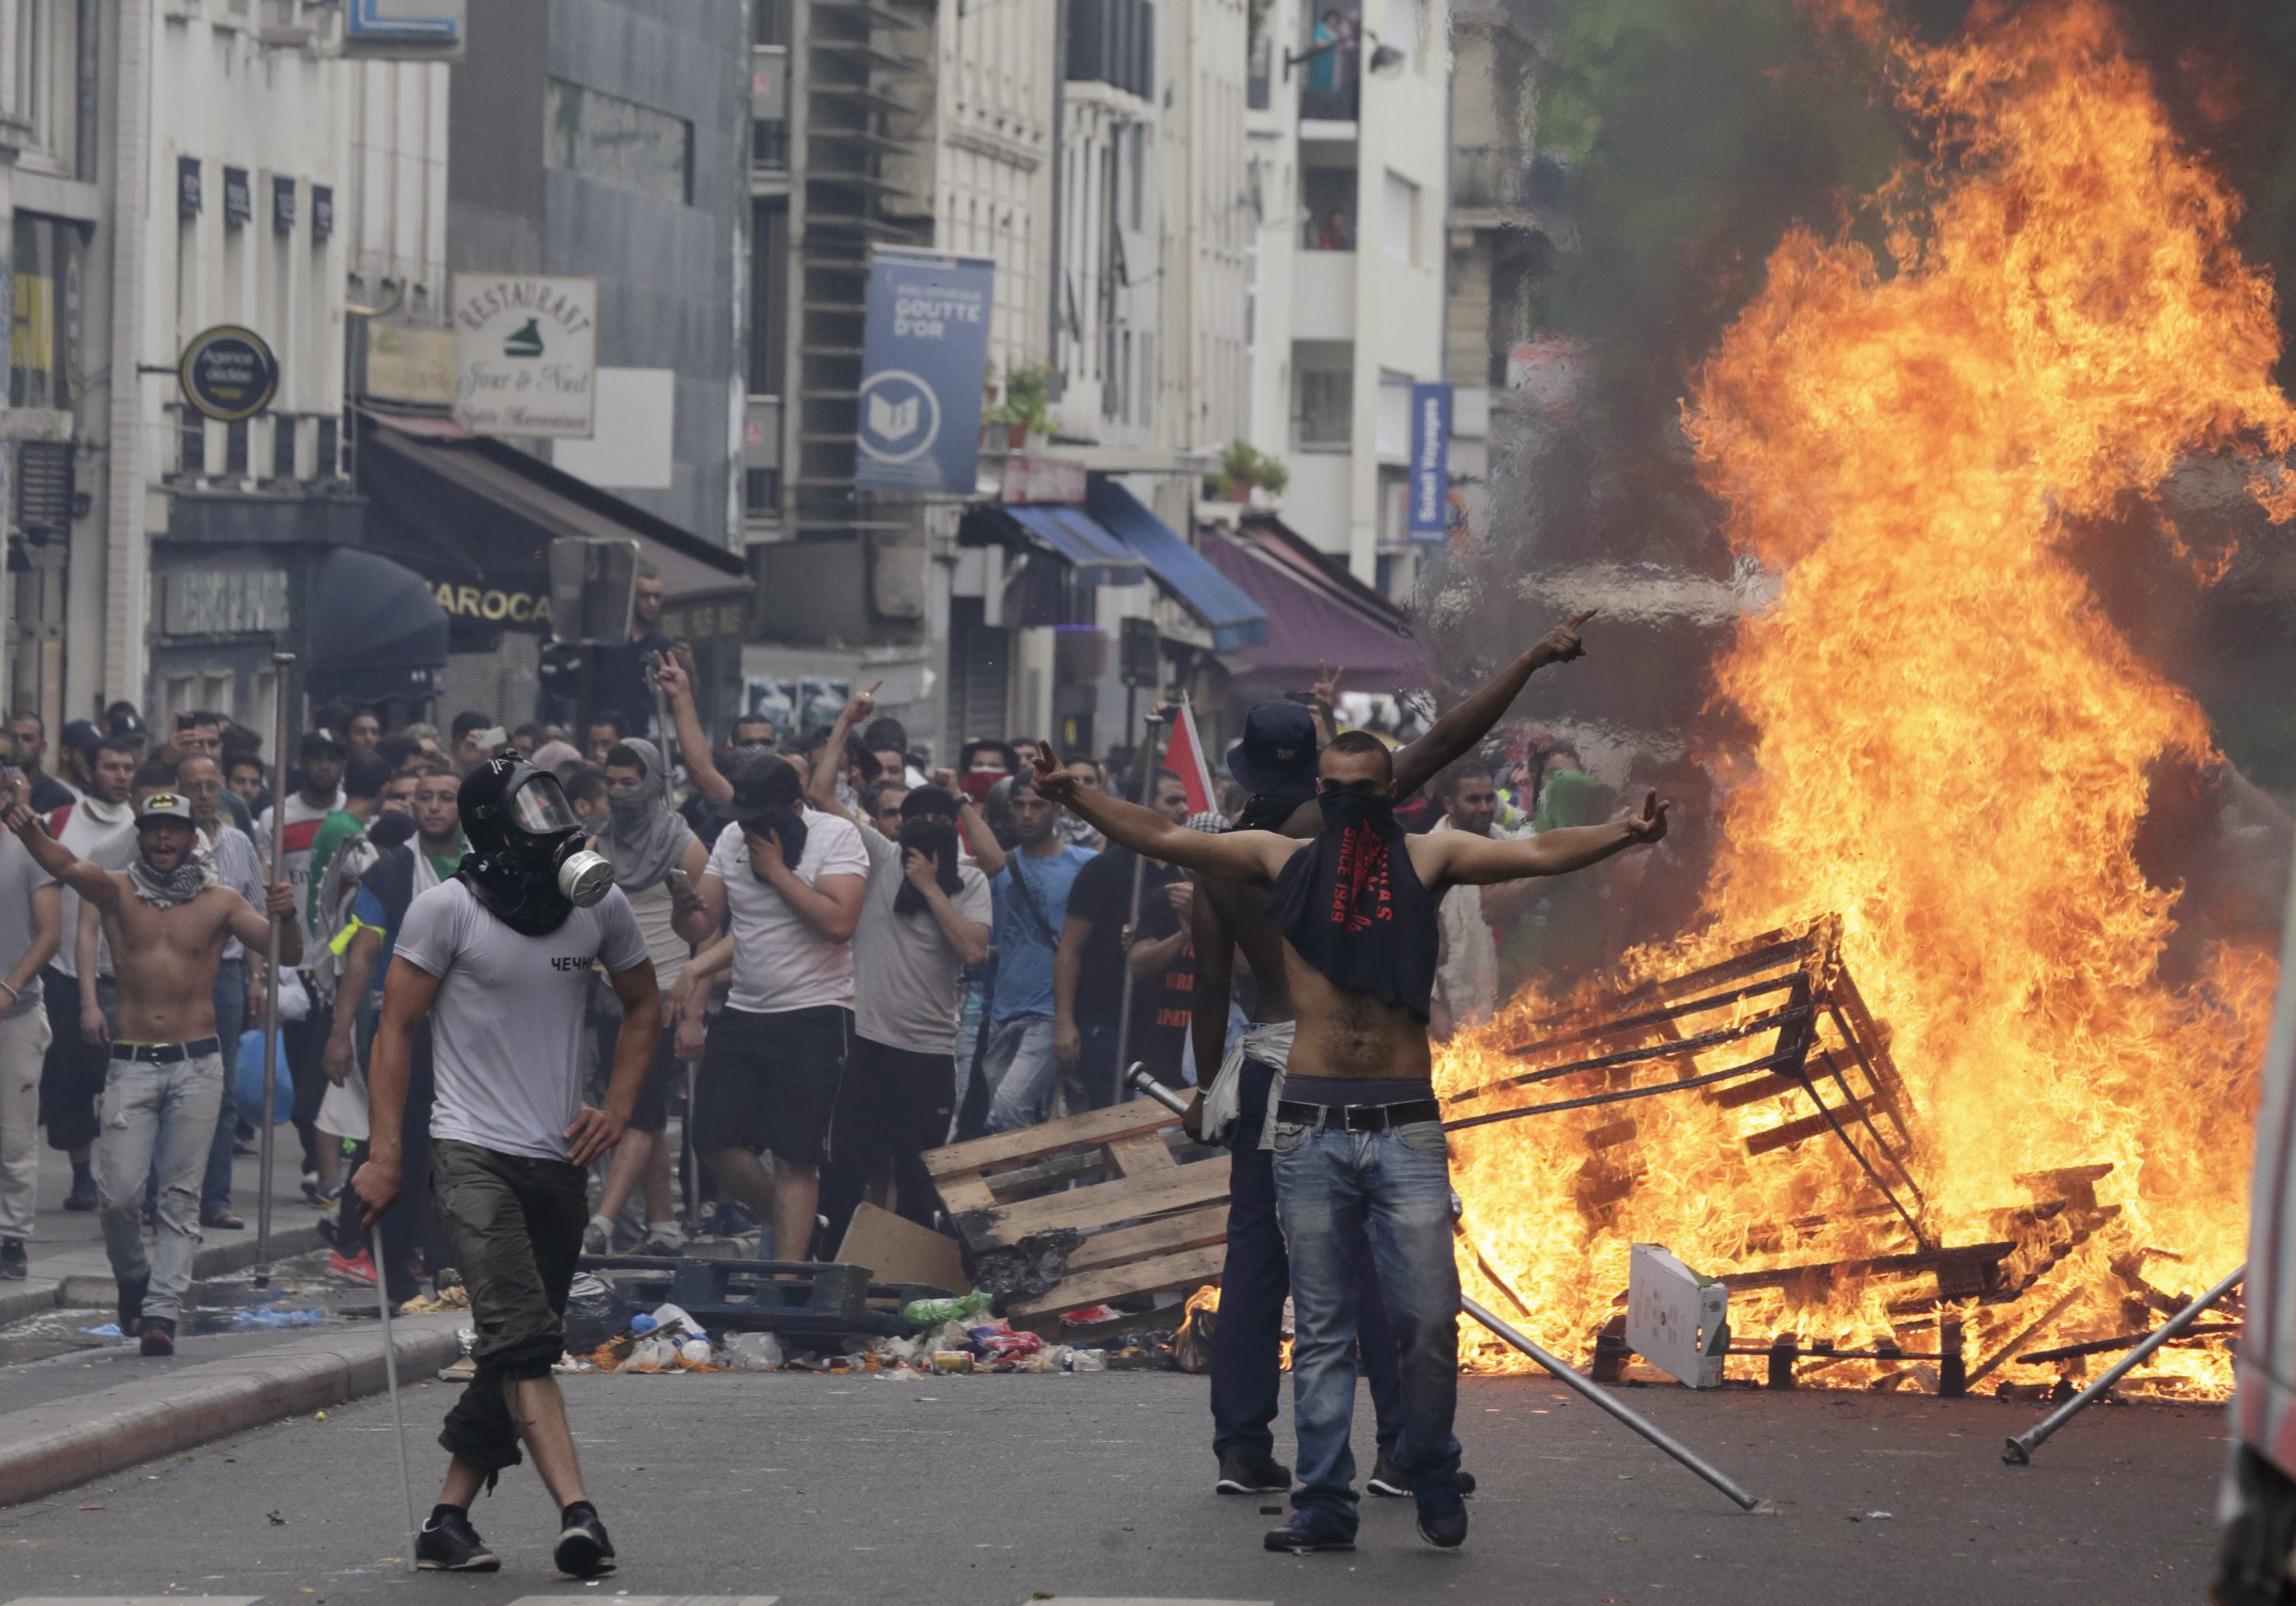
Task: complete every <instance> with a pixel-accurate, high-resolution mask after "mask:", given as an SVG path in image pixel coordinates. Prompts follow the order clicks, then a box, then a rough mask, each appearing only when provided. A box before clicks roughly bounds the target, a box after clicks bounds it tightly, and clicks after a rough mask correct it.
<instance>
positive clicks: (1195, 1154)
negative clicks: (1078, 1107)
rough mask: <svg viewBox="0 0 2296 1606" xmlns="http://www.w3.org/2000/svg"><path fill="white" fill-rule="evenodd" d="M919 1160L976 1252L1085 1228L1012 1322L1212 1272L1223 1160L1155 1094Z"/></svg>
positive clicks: (1222, 1243)
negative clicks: (1061, 1272)
mask: <svg viewBox="0 0 2296 1606" xmlns="http://www.w3.org/2000/svg"><path fill="white" fill-rule="evenodd" d="M924 1163H925V1169H926V1171H927V1172H928V1173H930V1174H931V1177H932V1179H933V1185H934V1186H935V1187H937V1188H938V1189H939V1190H940V1197H941V1203H942V1204H943V1205H944V1206H945V1207H947V1210H948V1213H949V1217H950V1219H951V1221H952V1222H953V1224H954V1225H955V1228H956V1233H957V1236H958V1237H959V1238H960V1239H962V1240H963V1241H964V1246H965V1249H966V1250H967V1251H968V1252H969V1253H971V1254H972V1255H973V1256H975V1257H979V1256H981V1255H984V1254H988V1253H990V1252H992V1251H995V1250H1012V1249H1016V1248H1019V1247H1021V1246H1022V1242H1023V1241H1024V1240H1026V1239H1029V1238H1030V1237H1032V1236H1034V1235H1036V1234H1038V1233H1047V1232H1054V1231H1058V1230H1060V1229H1062V1228H1066V1229H1069V1230H1071V1231H1074V1232H1078V1233H1083V1234H1084V1242H1083V1243H1082V1245H1081V1246H1079V1247H1078V1248H1077V1249H1075V1250H1071V1251H1070V1254H1069V1257H1068V1260H1067V1266H1066V1275H1065V1276H1064V1277H1063V1278H1062V1281H1061V1282H1059V1283H1057V1284H1055V1285H1054V1287H1053V1288H1052V1289H1050V1290H1049V1291H1046V1292H1045V1293H1043V1294H1039V1295H1035V1296H1024V1297H1022V1298H1020V1299H1014V1300H1013V1301H1012V1302H1011V1304H1010V1305H1009V1306H1008V1307H1007V1314H1008V1315H1010V1317H1011V1318H1012V1320H1013V1323H1015V1324H1016V1325H1025V1324H1028V1323H1032V1322H1038V1321H1049V1320H1050V1319H1051V1318H1052V1317H1053V1316H1054V1315H1058V1314H1059V1313H1060V1312H1062V1311H1064V1310H1074V1309H1075V1308H1077V1307H1079V1306H1084V1305H1096V1304H1100V1303H1102V1302H1103V1301H1105V1300H1109V1299H1119V1298H1122V1297H1123V1296H1125V1295H1128V1294H1149V1293H1161V1292H1164V1291H1167V1290H1173V1289H1193V1288H1197V1287H1200V1286H1201V1285H1202V1284H1204V1283H1206V1282H1217V1281H1218V1279H1219V1274H1220V1265H1221V1262H1222V1260H1223V1259H1224V1258H1225V1257H1226V1241H1227V1183H1228V1167H1227V1155H1226V1151H1221V1150H1217V1149H1210V1148H1206V1147H1204V1146H1203V1145H1202V1144H1200V1143H1193V1142H1192V1141H1190V1140H1189V1138H1188V1137H1187V1135H1185V1133H1183V1132H1182V1131H1181V1130H1180V1124H1179V1121H1178V1119H1177V1118H1176V1117H1174V1116H1173V1115H1172V1114H1171V1112H1170V1111H1169V1110H1165V1109H1163V1108H1162V1107H1161V1106H1160V1105H1158V1104H1157V1103H1155V1102H1153V1101H1152V1100H1148V1099H1139V1100H1136V1101H1133V1102H1129V1103H1124V1104H1116V1105H1111V1107H1110V1108H1108V1109H1106V1110H1091V1111H1088V1112H1087V1113H1086V1114H1083V1115H1075V1116H1066V1117H1063V1118H1061V1119H1058V1120H1052V1121H1046V1122H1043V1123H1042V1124H1040V1125H1038V1126H1035V1127H1022V1128H1021V1129H1020V1130H1019V1131H1016V1132H1000V1133H998V1134H996V1135H994V1136H992V1137H982V1138H975V1139H973V1140H972V1142H970V1143H952V1144H951V1145H949V1146H948V1147H947V1148H945V1149H935V1150H933V1151H931V1152H930V1153H928V1154H927V1155H926V1156H925V1157H924Z"/></svg>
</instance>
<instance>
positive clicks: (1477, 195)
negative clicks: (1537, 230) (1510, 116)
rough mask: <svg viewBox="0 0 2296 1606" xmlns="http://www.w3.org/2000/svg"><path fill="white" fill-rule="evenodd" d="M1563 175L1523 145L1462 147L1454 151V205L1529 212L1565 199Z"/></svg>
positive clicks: (1452, 172)
mask: <svg viewBox="0 0 2296 1606" xmlns="http://www.w3.org/2000/svg"><path fill="white" fill-rule="evenodd" d="M1561 202H1562V169H1561V168H1560V167H1558V166H1557V165H1556V164H1554V163H1553V162H1542V161H1538V160H1536V159H1535V158H1534V157H1533V156H1532V154H1531V152H1529V150H1528V149H1527V148H1525V147H1523V146H1521V145H1463V146H1461V147H1459V148H1458V149H1456V150H1455V151H1453V152H1451V205H1452V207H1453V208H1454V209H1457V210H1474V211H1481V210H1497V211H1529V210H1532V209H1537V208H1542V207H1554V206H1558V205H1560V204H1561Z"/></svg>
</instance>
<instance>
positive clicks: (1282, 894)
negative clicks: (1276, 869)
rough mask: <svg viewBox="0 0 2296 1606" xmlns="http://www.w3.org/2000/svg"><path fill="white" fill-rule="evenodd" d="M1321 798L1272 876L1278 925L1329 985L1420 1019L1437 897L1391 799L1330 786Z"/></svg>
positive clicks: (1434, 941) (1430, 984)
mask: <svg viewBox="0 0 2296 1606" xmlns="http://www.w3.org/2000/svg"><path fill="white" fill-rule="evenodd" d="M1323 805H1324V826H1323V829H1322V830H1321V831H1320V832H1317V833H1316V840H1315V841H1314V842H1313V843H1311V844H1310V845H1308V847H1307V848H1302V849H1301V850H1300V852H1298V853H1296V854H1294V855H1292V862H1291V863H1290V864H1286V865H1284V867H1283V874H1282V875H1280V876H1278V877H1277V878H1276V881H1275V897H1274V898H1273V899H1272V900H1271V902H1270V906H1269V907H1270V913H1271V914H1274V915H1275V923H1276V926H1277V927H1278V928H1279V929H1280V930H1282V931H1283V936H1284V938H1285V939H1286V940H1287V941H1289V942H1290V943H1291V945H1292V946H1293V947H1294V948H1296V949H1297V950H1299V954H1300V958H1302V959H1304V960H1306V961H1307V962H1308V963H1309V964H1311V965H1313V966H1315V968H1316V971H1317V972H1318V973H1320V974H1321V975H1322V976H1323V977H1324V979H1326V980H1328V981H1330V982H1331V983H1332V985H1333V986H1334V987H1339V988H1341V989H1342V990H1343V991H1347V992H1351V993H1362V994H1365V995H1368V996H1371V997H1374V998H1376V999H1378V1000H1379V1001H1380V1002H1382V1004H1393V1005H1397V1006H1398V1007H1400V1008H1403V1009H1405V1010H1407V1011H1409V1012H1411V1014H1412V1015H1413V1016H1414V1017H1415V1018H1416V1019H1418V1020H1426V1019H1427V1010H1428V1001H1429V999H1430V998H1431V996H1432V995H1433V993H1434V989H1435V960H1436V951H1437V946H1438V940H1439V939H1438V932H1437V928H1436V923H1435V900H1434V899H1433V898H1431V897H1429V896H1428V894H1427V889H1426V888H1425V887H1423V886H1422V885H1421V884H1420V881H1419V873H1418V872H1417V871H1416V870H1415V869H1414V868H1413V867H1412V864H1411V852H1410V848H1408V846H1407V845H1406V844H1407V839H1406V837H1405V835H1404V832H1403V827H1402V826H1400V825H1398V824H1397V823H1396V820H1395V801H1394V799H1391V798H1378V797H1371V796H1367V795H1365V794H1364V793H1361V792H1350V791H1328V792H1325V793H1324V795H1323Z"/></svg>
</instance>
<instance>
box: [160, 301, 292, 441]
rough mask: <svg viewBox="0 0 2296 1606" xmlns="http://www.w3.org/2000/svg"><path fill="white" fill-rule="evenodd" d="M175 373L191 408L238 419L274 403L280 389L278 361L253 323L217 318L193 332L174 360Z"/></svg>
mask: <svg viewBox="0 0 2296 1606" xmlns="http://www.w3.org/2000/svg"><path fill="white" fill-rule="evenodd" d="M176 379H177V381H180V382H181V383H182V385H183V387H184V400H185V401H187V402H189V403H190V404H191V405H192V406H193V408H195V409H196V410H198V411H199V412H201V413H204V414H207V415H208V416H209V418H213V419H219V420H221V421H222V422H225V423H237V422H239V421H240V420H242V419H243V418H252V417H254V416H255V415H256V414H258V413H260V412H262V411H263V409H264V408H266V407H267V406H270V405H271V398H272V397H274V396H275V395H276V394H277V393H278V390H279V362H278V359H277V358H275V357H274V356H272V355H271V348H270V347H269V346H267V345H266V344H265V343H264V340H263V337H262V336H261V335H259V334H258V333H256V332H255V331H253V330H252V329H242V328H241V327H240V326H239V325H238V324H217V325H216V326H215V327H214V328H213V329H202V330H201V331H200V332H199V333H197V334H195V335H193V337H192V343H191V344H190V345H188V346H186V347H184V356H183V360H182V361H181V362H180V363H178V364H177V365H176Z"/></svg>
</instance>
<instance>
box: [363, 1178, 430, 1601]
mask: <svg viewBox="0 0 2296 1606" xmlns="http://www.w3.org/2000/svg"><path fill="white" fill-rule="evenodd" d="M367 1244H368V1249H369V1256H370V1258H372V1259H373V1262H374V1300H375V1305H376V1306H377V1307H378V1308H380V1309H381V1312H382V1381H383V1382H384V1384H385V1385H386V1386H387V1387H388V1388H389V1390H390V1442H391V1443H393V1444H395V1445H397V1446H398V1501H399V1504H400V1506H401V1508H402V1509H403V1510H404V1511H405V1512H406V1570H407V1571H409V1572H414V1571H416V1570H418V1569H417V1568H416V1565H415V1561H414V1477H413V1475H412V1474H410V1473H409V1472H408V1471H407V1470H406V1417H405V1416H404V1415H403V1414H401V1413H400V1411H399V1407H398V1343H397V1341H396V1340H393V1339H392V1337H391V1336H390V1278H389V1275H388V1274H385V1272H384V1271H383V1264H384V1263H383V1258H382V1223H381V1221H380V1220H377V1221H376V1222H375V1224H374V1225H373V1226H371V1227H369V1228H368V1229H367Z"/></svg>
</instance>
